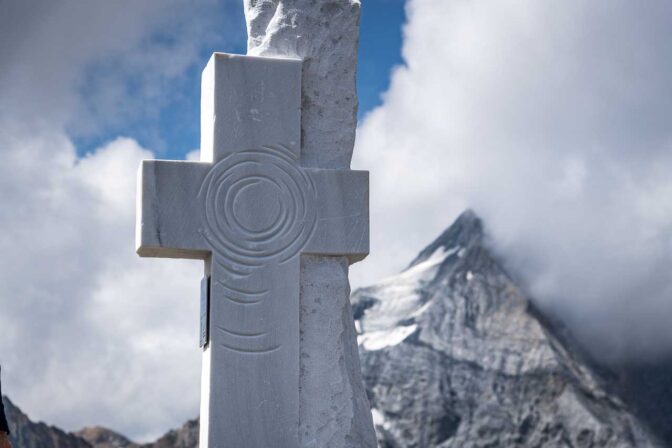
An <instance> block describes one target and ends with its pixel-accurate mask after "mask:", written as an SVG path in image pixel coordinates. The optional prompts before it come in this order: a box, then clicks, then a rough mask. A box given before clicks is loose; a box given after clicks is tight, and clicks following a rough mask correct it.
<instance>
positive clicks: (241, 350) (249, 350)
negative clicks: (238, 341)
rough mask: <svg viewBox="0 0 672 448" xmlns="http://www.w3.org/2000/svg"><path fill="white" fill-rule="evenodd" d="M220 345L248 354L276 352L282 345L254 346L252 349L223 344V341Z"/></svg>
mask: <svg viewBox="0 0 672 448" xmlns="http://www.w3.org/2000/svg"><path fill="white" fill-rule="evenodd" d="M219 346H220V347H224V348H225V349H227V350H231V351H232V352H236V353H246V354H252V355H263V354H269V353H273V352H276V351H278V350H279V349H280V346H279V345H276V346H274V347H270V348H260V349H254V348H252V349H250V348H238V347H233V346H231V345H227V344H223V343H221V342H220V343H219Z"/></svg>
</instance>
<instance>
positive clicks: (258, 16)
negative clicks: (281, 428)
mask: <svg viewBox="0 0 672 448" xmlns="http://www.w3.org/2000/svg"><path fill="white" fill-rule="evenodd" d="M244 2H245V16H246V18H247V29H248V35H249V38H248V54H250V55H256V56H278V57H297V58H301V59H302V60H303V61H304V62H303V72H302V80H301V81H302V102H301V114H302V115H301V145H302V148H301V159H302V162H301V163H302V165H303V166H306V167H316V168H336V169H339V168H340V169H348V168H349V167H350V160H351V159H352V151H353V146H354V142H355V130H356V126H357V105H358V103H357V93H356V88H355V73H356V68H357V49H358V45H359V14H360V2H359V0H320V1H315V0H244ZM347 266H348V263H347V260H346V259H345V258H344V257H340V258H339V257H307V256H304V257H303V262H302V267H301V278H302V285H301V316H300V322H301V335H302V336H301V338H302V339H301V349H300V350H301V375H300V381H301V382H300V403H301V410H300V437H301V443H302V445H303V446H314V447H374V446H376V440H375V433H374V429H373V422H372V418H371V413H370V410H369V409H370V408H369V403H368V399H367V397H366V393H365V390H364V387H363V384H362V379H361V370H360V365H359V358H358V353H357V343H356V339H355V329H354V322H353V319H352V314H351V313H350V302H349V292H350V285H349V282H348V272H347Z"/></svg>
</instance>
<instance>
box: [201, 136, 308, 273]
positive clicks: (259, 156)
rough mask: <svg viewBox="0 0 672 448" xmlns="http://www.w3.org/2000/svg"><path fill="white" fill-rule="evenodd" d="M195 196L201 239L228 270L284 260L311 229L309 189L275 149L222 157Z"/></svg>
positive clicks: (293, 163) (286, 155)
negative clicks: (200, 222) (201, 227)
mask: <svg viewBox="0 0 672 448" xmlns="http://www.w3.org/2000/svg"><path fill="white" fill-rule="evenodd" d="M199 198H200V200H201V201H202V202H203V204H204V206H203V207H202V211H203V212H202V213H203V216H202V218H203V220H202V222H203V229H202V233H203V236H204V237H205V238H206V240H207V241H208V242H209V243H210V245H211V246H212V249H213V251H215V252H216V253H217V255H218V256H220V257H222V258H223V259H225V260H227V261H228V264H232V265H233V267H234V268H238V269H240V268H242V269H244V268H250V267H256V266H261V265H263V264H264V263H267V262H269V261H279V262H284V261H286V260H289V259H291V258H292V257H294V256H295V255H296V254H297V253H298V252H299V251H300V250H301V248H302V247H303V246H304V245H305V244H306V242H307V241H308V240H309V238H310V236H311V235H312V233H313V232H314V230H315V226H316V221H317V216H316V207H315V203H316V191H315V185H314V184H313V181H312V179H311V178H310V176H308V175H307V174H306V173H305V172H304V171H303V170H301V168H300V166H299V165H298V161H297V160H296V159H295V157H294V155H293V154H292V153H291V152H290V151H289V150H288V149H286V148H284V147H281V146H268V147H263V148H260V149H251V150H246V151H241V152H236V153H232V154H230V155H228V156H227V157H225V158H223V159H222V160H221V161H219V162H217V163H216V164H215V165H214V166H213V168H212V169H211V170H210V172H209V173H208V175H207V176H206V177H205V179H204V181H203V185H202V186H201V190H200V193H199Z"/></svg>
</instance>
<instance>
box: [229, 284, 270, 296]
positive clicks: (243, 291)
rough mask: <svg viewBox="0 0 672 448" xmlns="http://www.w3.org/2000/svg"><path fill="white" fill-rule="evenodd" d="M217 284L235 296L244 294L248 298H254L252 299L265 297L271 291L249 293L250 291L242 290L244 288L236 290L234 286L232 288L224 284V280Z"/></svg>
mask: <svg viewBox="0 0 672 448" xmlns="http://www.w3.org/2000/svg"><path fill="white" fill-rule="evenodd" d="M217 284H218V285H219V286H221V287H222V288H224V289H228V290H229V292H232V293H234V294H236V293H237V294H244V295H246V296H252V297H263V296H265V295H266V294H268V293H269V292H270V290H269V289H263V290H260V291H248V290H246V289H242V288H234V287H233V286H231V285H229V284H227V283H224V281H222V280H217Z"/></svg>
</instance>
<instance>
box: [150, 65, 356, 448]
mask: <svg viewBox="0 0 672 448" xmlns="http://www.w3.org/2000/svg"><path fill="white" fill-rule="evenodd" d="M300 104H301V62H300V61H298V60H291V59H273V58H260V57H244V56H232V55H225V54H215V55H214V56H213V58H212V59H211V60H210V62H209V64H208V66H207V67H206V69H205V71H204V74H203V89H202V117H201V120H202V144H201V146H202V148H201V162H174V161H173V162H171V161H145V162H143V164H142V166H141V168H140V179H139V183H140V195H139V202H138V210H139V215H138V219H139V221H138V230H137V239H138V243H137V244H138V253H139V254H140V255H141V256H151V257H173V258H195V259H203V260H205V261H206V275H208V276H209V277H210V294H211V296H210V300H209V303H210V305H209V306H210V310H209V317H210V318H209V325H210V327H209V335H210V341H209V343H208V344H207V345H206V347H205V349H204V355H203V377H202V398H201V447H243V446H244V447H250V448H255V447H260V448H261V447H268V446H273V447H296V446H299V443H300V442H299V434H298V431H299V407H300V403H299V375H300V372H299V366H300V360H299V353H300V348H299V344H300V335H299V325H300V323H299V308H300V284H301V283H300V282H301V279H300V272H301V257H302V255H303V254H313V255H328V256H347V257H348V260H349V261H350V262H355V261H358V260H360V259H362V258H363V257H364V256H366V254H367V253H368V173H365V172H358V171H350V170H333V169H316V168H306V167H304V166H302V165H301V144H300V142H301V138H300V126H301V115H300Z"/></svg>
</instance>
